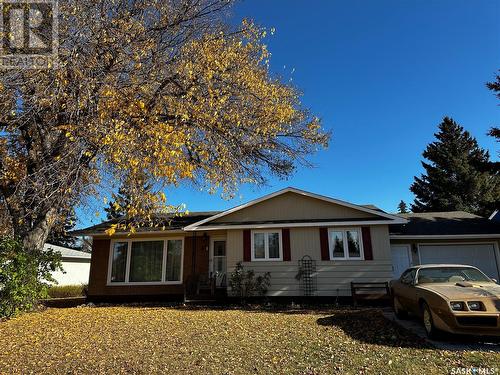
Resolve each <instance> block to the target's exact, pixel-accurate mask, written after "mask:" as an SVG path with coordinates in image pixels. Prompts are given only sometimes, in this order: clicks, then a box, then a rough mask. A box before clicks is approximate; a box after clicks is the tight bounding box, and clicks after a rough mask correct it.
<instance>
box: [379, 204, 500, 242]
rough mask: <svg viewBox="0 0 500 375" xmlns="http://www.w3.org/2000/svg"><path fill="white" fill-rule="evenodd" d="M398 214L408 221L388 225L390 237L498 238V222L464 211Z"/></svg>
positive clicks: (499, 232) (499, 231)
mask: <svg viewBox="0 0 500 375" xmlns="http://www.w3.org/2000/svg"><path fill="white" fill-rule="evenodd" d="M400 216H402V217H404V218H406V219H408V223H406V224H398V225H390V226H389V232H390V235H391V238H401V239H405V238H406V239H410V238H412V237H414V238H420V237H429V238H432V237H438V236H449V237H453V236H455V237H456V238H460V237H464V238H465V237H471V238H472V237H474V236H475V237H498V238H500V222H495V221H492V220H489V219H486V218H484V217H481V216H478V215H474V214H471V213H468V212H464V211H450V212H425V213H409V214H401V215H400Z"/></svg>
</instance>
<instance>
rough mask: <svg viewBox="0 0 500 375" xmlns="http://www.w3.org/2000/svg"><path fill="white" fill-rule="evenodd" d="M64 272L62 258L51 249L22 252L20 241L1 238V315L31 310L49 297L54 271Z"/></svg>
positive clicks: (12, 314)
mask: <svg viewBox="0 0 500 375" xmlns="http://www.w3.org/2000/svg"><path fill="white" fill-rule="evenodd" d="M56 270H62V266H61V256H60V254H59V253H56V252H54V251H53V250H51V249H49V250H47V251H36V250H31V251H29V250H27V249H23V247H22V244H21V242H20V241H18V240H16V239H13V238H11V237H0V316H1V317H11V316H14V315H17V314H18V313H20V312H22V311H28V310H31V309H32V308H33V307H34V306H35V305H36V302H37V300H38V299H40V298H45V297H46V296H47V289H48V288H49V286H50V284H49V283H50V282H55V280H54V279H53V278H52V275H51V272H53V271H56Z"/></svg>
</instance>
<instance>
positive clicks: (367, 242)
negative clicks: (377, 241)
mask: <svg viewBox="0 0 500 375" xmlns="http://www.w3.org/2000/svg"><path fill="white" fill-rule="evenodd" d="M361 234H362V237H363V251H364V253H365V260H373V248H372V236H371V233H370V227H363V228H361Z"/></svg>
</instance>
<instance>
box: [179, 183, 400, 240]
mask: <svg viewBox="0 0 500 375" xmlns="http://www.w3.org/2000/svg"><path fill="white" fill-rule="evenodd" d="M286 193H294V194H298V195H301V196H305V197H309V198H313V199H318V200H320V201H323V202H328V203H332V204H336V205H339V206H343V207H347V208H351V209H354V210H357V211H361V212H364V213H367V214H369V215H373V217H372V218H370V219H369V221H370V222H373V223H374V224H375V223H385V224H388V223H400V224H403V223H406V219H404V218H402V217H400V216H397V215H392V214H388V213H386V212H384V211H382V210H380V209H379V208H377V207H375V206H373V205H356V204H352V203H349V202H345V201H342V200H339V199H334V198H330V197H326V196H323V195H319V194H314V193H310V192H308V191H304V190H300V189H297V188H293V187H288V188H285V189H282V190H279V191H277V192H274V193H271V194H268V195H265V196H263V197H260V198H257V199H254V200H252V201H250V202H247V203H245V204H242V205H239V206H236V207H234V208H231V209H229V210H226V211H222V212H220V213H218V214H215V215H213V216H210V217H207V218H205V219H203V220H200V221H198V222H196V223H193V224H190V225H188V226H186V227H185V228H184V230H187V231H194V230H201V229H204V230H208V229H221V228H222V227H223V226H231V227H238V228H240V227H241V228H243V227H256V226H257V227H273V226H276V227H277V226H280V225H282V224H285V226H294V225H298V224H299V223H300V224H301V225H302V224H304V223H306V225H310V226H315V225H318V223H322V224H323V225H328V224H335V223H336V224H342V225H345V224H353V225H354V224H356V222H357V221H362V220H359V219H347V220H348V221H345V220H338V219H336V220H330V219H328V220H295V219H293V220H270V221H269V220H268V221H266V220H264V221H252V222H237V223H232V222H226V223H214V220H217V219H220V218H222V217H225V216H228V215H230V214H233V213H235V212H238V211H241V210H244V209H246V208H248V207H251V206H254V205H256V204H258V203H261V202H264V201H267V200H270V199H272V198H275V197H278V196H281V195H283V194H286ZM364 221H366V220H364ZM208 223H211V224H210V225H208Z"/></svg>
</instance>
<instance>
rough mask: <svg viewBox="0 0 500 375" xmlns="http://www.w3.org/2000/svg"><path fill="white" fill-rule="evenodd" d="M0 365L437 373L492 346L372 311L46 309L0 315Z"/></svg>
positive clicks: (491, 356) (9, 369) (53, 369)
mask: <svg viewBox="0 0 500 375" xmlns="http://www.w3.org/2000/svg"><path fill="white" fill-rule="evenodd" d="M0 343H1V344H0V346H1V350H0V373H1V374H3V373H5V374H13V373H23V374H26V373H45V374H47V373H49V374H51V373H78V374H82V373H95V374H97V373H112V374H117V373H143V374H148V373H159V372H162V373H168V374H176V373H190V374H207V373H209V374H269V373H276V374H316V373H317V374H333V373H352V374H359V373H362V374H371V373H384V374H391V373H392V374H401V373H404V372H407V373H413V374H421V373H426V374H443V373H449V372H450V371H451V369H452V368H453V367H458V366H465V367H467V366H481V367H493V366H498V367H500V354H495V353H478V352H467V353H453V352H447V351H441V350H435V349H432V348H429V347H427V346H426V344H425V343H424V342H422V341H421V340H419V339H416V338H415V337H414V336H411V335H409V334H407V333H406V331H404V330H401V329H400V328H399V327H395V326H393V325H392V323H389V322H387V321H386V320H384V318H383V317H382V316H381V314H380V313H379V312H378V311H376V310H372V311H364V312H359V313H357V312H342V311H334V310H332V311H331V312H328V311H325V312H310V313H307V312H298V313H283V312H262V311H243V310H185V309H180V308H178V309H177V308H163V307H161V308H159V307H154V308H153V307H98V308H72V309H48V310H46V311H43V312H39V313H31V314H26V315H23V316H20V317H18V318H15V319H12V320H9V321H5V322H2V323H0Z"/></svg>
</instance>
